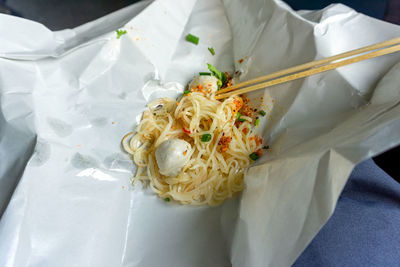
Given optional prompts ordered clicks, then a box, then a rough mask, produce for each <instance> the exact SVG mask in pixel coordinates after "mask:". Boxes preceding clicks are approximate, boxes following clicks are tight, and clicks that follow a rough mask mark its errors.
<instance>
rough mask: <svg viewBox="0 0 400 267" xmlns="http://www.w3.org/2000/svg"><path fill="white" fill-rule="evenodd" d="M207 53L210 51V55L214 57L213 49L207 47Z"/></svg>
mask: <svg viewBox="0 0 400 267" xmlns="http://www.w3.org/2000/svg"><path fill="white" fill-rule="evenodd" d="M208 51H210V53H211V55H213V56H214V55H215V51H214V48H212V47H209V48H208Z"/></svg>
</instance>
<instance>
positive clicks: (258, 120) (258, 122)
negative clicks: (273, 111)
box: [254, 118, 260, 126]
mask: <svg viewBox="0 0 400 267" xmlns="http://www.w3.org/2000/svg"><path fill="white" fill-rule="evenodd" d="M254 125H255V126H258V125H260V118H257V119H256V122H255V123H254Z"/></svg>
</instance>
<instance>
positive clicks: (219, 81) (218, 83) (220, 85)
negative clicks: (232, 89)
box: [217, 80, 222, 90]
mask: <svg viewBox="0 0 400 267" xmlns="http://www.w3.org/2000/svg"><path fill="white" fill-rule="evenodd" d="M217 86H218V90H219V89H221V87H222V82H221V80H218V82H217Z"/></svg>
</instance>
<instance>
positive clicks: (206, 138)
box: [201, 134, 211, 142]
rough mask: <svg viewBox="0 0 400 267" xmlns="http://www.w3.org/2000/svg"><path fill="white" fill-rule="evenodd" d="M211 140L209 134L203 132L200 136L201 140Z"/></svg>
mask: <svg viewBox="0 0 400 267" xmlns="http://www.w3.org/2000/svg"><path fill="white" fill-rule="evenodd" d="M210 140H211V134H203V135H202V136H201V142H209V141H210Z"/></svg>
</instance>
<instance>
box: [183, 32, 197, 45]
mask: <svg viewBox="0 0 400 267" xmlns="http://www.w3.org/2000/svg"><path fill="white" fill-rule="evenodd" d="M186 41H188V42H191V43H194V44H195V45H198V44H199V37H197V36H194V35H193V34H190V33H189V34H188V35H187V36H186Z"/></svg>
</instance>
